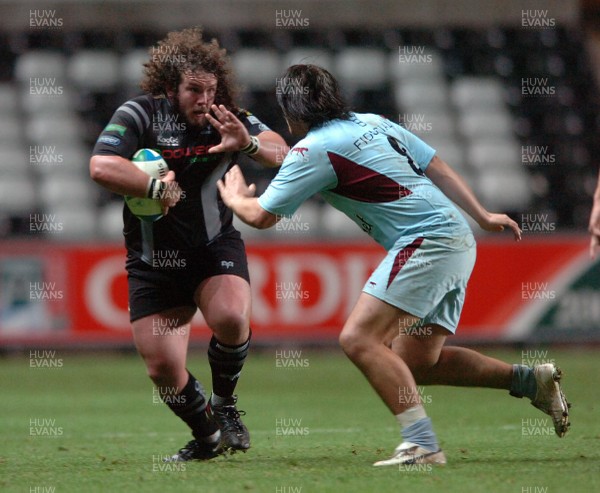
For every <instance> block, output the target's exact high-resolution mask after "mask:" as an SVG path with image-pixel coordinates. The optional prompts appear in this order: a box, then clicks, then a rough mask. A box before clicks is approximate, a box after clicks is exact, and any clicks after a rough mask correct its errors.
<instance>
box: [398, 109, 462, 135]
mask: <svg viewBox="0 0 600 493" xmlns="http://www.w3.org/2000/svg"><path fill="white" fill-rule="evenodd" d="M410 107H411V108H412V105H411V106H410ZM399 120H400V122H401V123H402V126H403V127H404V128H406V129H407V130H409V131H411V132H412V133H414V134H416V135H418V136H419V137H421V138H423V139H424V140H426V141H427V140H428V139H433V138H436V139H446V138H452V137H454V136H455V135H456V124H455V121H454V116H453V115H452V113H450V111H448V110H447V109H446V108H444V107H443V106H440V107H429V108H426V111H419V109H418V108H416V107H415V108H414V110H413V111H411V112H409V111H404V112H401V113H400V118H399Z"/></svg>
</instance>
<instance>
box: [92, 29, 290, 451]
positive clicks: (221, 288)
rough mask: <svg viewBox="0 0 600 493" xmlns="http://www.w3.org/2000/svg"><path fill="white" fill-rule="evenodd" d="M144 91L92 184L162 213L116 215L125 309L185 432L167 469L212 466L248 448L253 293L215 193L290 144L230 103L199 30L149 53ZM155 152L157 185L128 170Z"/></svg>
mask: <svg viewBox="0 0 600 493" xmlns="http://www.w3.org/2000/svg"><path fill="white" fill-rule="evenodd" d="M150 53H151V57H150V60H149V61H148V62H147V63H145V64H144V67H145V70H144V74H145V76H144V79H143V81H142V84H141V87H142V89H143V90H144V92H145V93H146V94H145V95H143V96H139V97H136V98H134V99H132V100H130V101H127V102H125V103H124V104H123V105H121V106H120V107H119V108H118V109H117V110H116V112H115V113H114V115H113V117H112V119H111V120H110V122H109V124H108V125H107V126H106V128H105V129H104V130H103V132H102V133H101V135H100V136H99V138H98V140H97V142H96V146H95V147H94V151H93V156H92V158H91V160H90V174H91V177H92V178H93V179H94V180H95V181H96V182H97V183H99V184H100V185H102V186H103V187H105V188H107V189H108V190H111V191H113V192H116V193H118V194H122V195H131V196H135V197H153V198H157V199H159V200H160V201H161V204H162V206H163V212H164V214H165V215H164V217H163V218H161V219H160V220H158V221H156V222H147V221H141V220H140V219H138V218H137V217H135V216H134V215H133V214H132V213H131V212H130V211H129V209H128V208H127V207H126V206H125V207H124V209H123V220H124V229H123V234H124V236H125V246H126V249H127V261H126V270H127V274H128V285H129V309H130V319H131V323H132V327H133V336H134V341H135V345H136V347H137V350H138V351H139V353H140V355H141V356H142V358H143V360H144V362H145V365H146V368H147V371H148V375H149V376H150V378H151V379H152V381H153V382H154V384H155V385H156V388H157V391H158V394H159V395H160V396H161V398H162V400H163V401H164V402H165V403H166V404H167V405H168V406H169V408H170V409H171V410H172V411H173V412H174V413H175V414H176V415H177V416H179V417H180V418H181V419H182V420H183V421H184V422H185V423H187V425H188V426H189V427H190V428H191V430H192V435H193V437H194V438H193V440H191V441H190V442H189V443H188V444H187V445H185V446H184V447H183V448H182V449H181V450H180V451H179V452H178V453H177V454H175V455H173V456H172V457H171V458H170V460H173V461H187V460H195V459H199V460H202V459H210V458H212V457H215V456H216V455H218V454H219V453H222V452H223V451H224V450H230V451H235V450H246V449H248V448H249V447H250V437H249V433H248V430H247V428H246V427H245V425H244V424H243V423H242V421H241V419H240V412H241V413H242V414H243V411H238V410H237V408H236V400H237V396H235V395H234V394H233V392H234V389H235V386H236V383H237V380H238V378H239V376H240V372H241V370H242V366H243V364H244V361H245V359H246V355H247V353H248V347H249V341H250V322H249V319H250V311H251V301H250V285H249V275H248V267H247V262H246V254H245V249H244V243H243V241H242V239H241V237H240V234H239V232H238V231H237V230H235V229H234V227H233V226H232V213H231V211H230V210H229V209H228V208H227V207H225V205H224V204H223V202H222V200H221V198H220V196H219V193H218V191H217V187H216V182H217V181H218V180H219V179H221V178H222V177H223V175H224V174H225V173H226V172H227V170H228V169H229V168H230V167H231V166H232V165H233V164H234V162H235V160H236V157H237V155H238V153H239V152H240V151H241V152H244V153H246V154H248V155H250V156H251V157H252V158H254V159H255V160H256V161H258V162H259V163H261V164H263V165H265V166H278V165H279V164H281V161H282V156H283V155H284V154H285V152H287V146H286V143H285V141H284V140H283V139H282V137H281V136H280V135H278V134H277V133H275V132H273V131H271V130H270V129H269V128H268V127H267V126H266V125H264V124H263V123H261V122H260V121H259V120H258V119H257V118H256V117H254V116H253V115H251V114H250V113H248V112H246V111H243V110H241V109H239V108H238V107H237V106H236V104H235V102H234V94H233V86H232V81H231V73H230V70H229V68H228V60H227V57H226V55H225V50H223V49H221V48H220V47H219V45H218V43H217V41H216V40H212V41H211V42H207V41H205V40H203V38H202V31H201V29H199V28H194V29H185V30H183V31H179V32H171V33H169V34H168V35H167V37H166V38H165V39H164V40H162V41H160V42H159V43H158V44H157V46H155V47H153V48H152V49H151V52H150ZM141 148H152V149H155V150H158V151H159V152H160V153H161V155H162V157H163V158H164V159H165V161H166V162H167V164H168V166H169V170H170V171H169V173H168V174H167V176H166V177H165V178H163V179H162V180H161V181H158V180H152V179H149V177H148V175H146V174H144V173H143V172H142V171H140V170H139V169H138V168H137V167H136V166H135V165H133V164H132V163H131V161H130V159H131V157H132V156H133V154H134V153H135V152H136V151H137V150H138V149H141ZM197 309H200V311H201V312H202V315H203V316H204V318H205V320H206V323H207V325H208V326H209V327H210V329H211V330H212V332H213V335H212V338H211V340H210V344H209V349H208V359H209V362H210V367H211V372H212V394H211V396H210V398H209V397H207V395H206V394H205V392H204V389H203V387H202V385H201V384H200V382H198V380H196V379H195V378H194V376H193V375H192V374H191V373H190V372H189V371H188V370H187V368H186V355H187V348H188V340H189V332H190V321H191V320H192V317H193V316H194V314H195V312H196V310H197Z"/></svg>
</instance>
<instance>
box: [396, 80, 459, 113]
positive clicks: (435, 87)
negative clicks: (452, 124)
mask: <svg viewBox="0 0 600 493" xmlns="http://www.w3.org/2000/svg"><path fill="white" fill-rule="evenodd" d="M392 90H393V92H394V98H395V101H396V106H397V107H398V108H403V109H404V110H406V111H408V112H419V111H420V112H425V111H429V110H430V109H433V110H439V108H446V107H447V106H448V102H449V100H448V89H447V86H446V83H445V82H444V81H442V80H440V79H435V78H434V79H431V80H427V79H414V78H413V79H407V80H403V81H401V82H396V83H395V84H394V86H393V89H392Z"/></svg>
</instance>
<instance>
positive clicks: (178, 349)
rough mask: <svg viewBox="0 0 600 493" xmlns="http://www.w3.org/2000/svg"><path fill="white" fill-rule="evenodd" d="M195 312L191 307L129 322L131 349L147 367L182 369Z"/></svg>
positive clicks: (178, 308)
mask: <svg viewBox="0 0 600 493" xmlns="http://www.w3.org/2000/svg"><path fill="white" fill-rule="evenodd" d="M195 311H196V309H195V308H194V307H190V306H181V307H176V308H170V309H167V310H164V311H161V312H160V313H155V314H152V315H147V316H145V317H142V318H139V319H137V320H135V321H133V322H132V328H133V339H134V342H135V346H136V348H137V350H138V352H139V353H140V355H141V356H142V358H143V359H144V361H145V362H146V365H147V366H153V367H163V368H168V367H184V368H185V362H186V355H187V347H188V341H189V337H190V322H191V320H192V317H193V316H194V312H195Z"/></svg>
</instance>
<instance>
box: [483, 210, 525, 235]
mask: <svg viewBox="0 0 600 493" xmlns="http://www.w3.org/2000/svg"><path fill="white" fill-rule="evenodd" d="M479 226H480V227H481V229H483V230H484V231H504V228H505V227H508V228H510V229H511V230H512V232H513V235H514V237H515V240H516V241H520V240H521V228H519V225H518V224H517V223H516V222H515V221H513V220H512V219H511V218H510V217H508V216H507V215H506V214H495V213H492V212H490V213H488V215H487V216H486V217H485V219H483V220H482V221H480V222H479Z"/></svg>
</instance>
